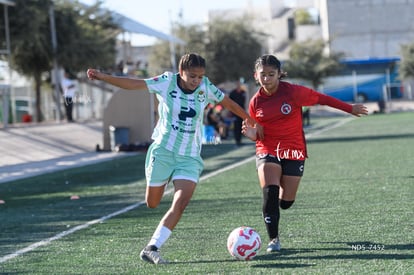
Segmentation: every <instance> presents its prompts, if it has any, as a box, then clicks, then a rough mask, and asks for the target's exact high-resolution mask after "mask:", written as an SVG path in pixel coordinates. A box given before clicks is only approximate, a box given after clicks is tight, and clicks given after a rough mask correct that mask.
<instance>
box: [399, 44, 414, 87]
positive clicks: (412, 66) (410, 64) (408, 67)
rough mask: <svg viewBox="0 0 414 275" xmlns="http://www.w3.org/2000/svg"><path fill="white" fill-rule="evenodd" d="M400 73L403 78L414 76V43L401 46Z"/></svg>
mask: <svg viewBox="0 0 414 275" xmlns="http://www.w3.org/2000/svg"><path fill="white" fill-rule="evenodd" d="M401 56H402V59H401V64H400V67H399V73H400V76H401V78H402V79H409V78H414V43H412V44H407V45H402V46H401Z"/></svg>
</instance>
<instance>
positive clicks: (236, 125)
mask: <svg viewBox="0 0 414 275" xmlns="http://www.w3.org/2000/svg"><path fill="white" fill-rule="evenodd" d="M229 97H230V98H231V99H233V101H235V102H236V103H237V104H239V106H240V107H242V108H243V109H245V103H246V89H245V87H244V86H243V85H242V83H241V82H240V81H239V82H238V83H237V87H236V88H235V89H234V90H232V91H231V92H230V95H229ZM234 117H235V118H234V121H233V131H234V140H235V141H236V145H237V146H240V145H241V144H242V142H241V140H242V132H241V131H242V123H243V120H242V119H241V118H240V117H238V116H234Z"/></svg>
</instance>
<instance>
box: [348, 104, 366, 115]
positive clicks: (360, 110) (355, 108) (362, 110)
mask: <svg viewBox="0 0 414 275" xmlns="http://www.w3.org/2000/svg"><path fill="white" fill-rule="evenodd" d="M352 114H353V115H354V116H357V117H360V116H361V115H368V108H367V107H366V106H365V105H363V104H353V105H352Z"/></svg>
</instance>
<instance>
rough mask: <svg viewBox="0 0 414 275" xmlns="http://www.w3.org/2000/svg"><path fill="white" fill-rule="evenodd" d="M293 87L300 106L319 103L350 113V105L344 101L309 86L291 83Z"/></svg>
mask: <svg viewBox="0 0 414 275" xmlns="http://www.w3.org/2000/svg"><path fill="white" fill-rule="evenodd" d="M293 87H295V88H296V90H298V95H299V96H297V97H296V99H297V100H298V101H300V102H299V104H298V105H301V106H313V105H316V104H320V105H327V106H329V107H332V108H335V109H339V110H342V111H344V112H347V113H350V114H351V113H352V105H350V104H348V103H345V102H343V101H341V100H338V99H336V98H334V97H332V96H328V95H325V94H322V93H320V92H317V91H315V90H313V89H311V88H308V87H305V86H300V85H293Z"/></svg>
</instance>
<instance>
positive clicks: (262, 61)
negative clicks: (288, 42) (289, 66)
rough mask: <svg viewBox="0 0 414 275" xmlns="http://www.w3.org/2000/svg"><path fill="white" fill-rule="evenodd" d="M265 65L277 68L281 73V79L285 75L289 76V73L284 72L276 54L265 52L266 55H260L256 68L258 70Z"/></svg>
mask: <svg viewBox="0 0 414 275" xmlns="http://www.w3.org/2000/svg"><path fill="white" fill-rule="evenodd" d="M263 66H271V67H273V68H275V69H276V70H278V71H279V72H280V73H281V74H280V77H279V79H282V78H283V77H286V76H287V73H286V72H283V71H282V70H281V63H280V61H279V59H277V57H276V56H274V55H271V54H265V55H262V56H261V57H259V58H258V59H257V60H256V63H255V65H254V69H255V71H257V70H258V69H259V68H260V67H263Z"/></svg>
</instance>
